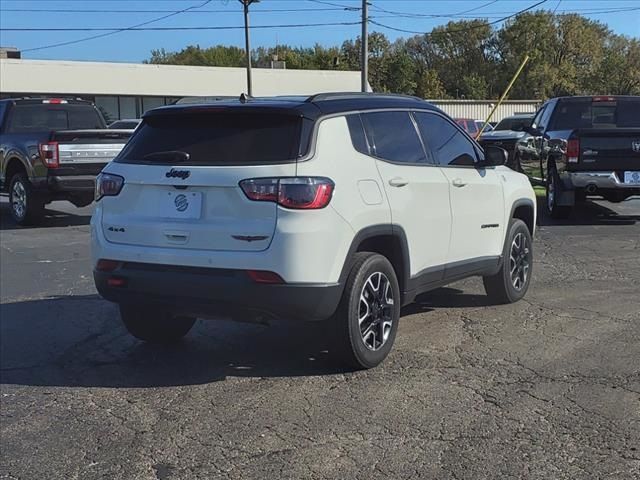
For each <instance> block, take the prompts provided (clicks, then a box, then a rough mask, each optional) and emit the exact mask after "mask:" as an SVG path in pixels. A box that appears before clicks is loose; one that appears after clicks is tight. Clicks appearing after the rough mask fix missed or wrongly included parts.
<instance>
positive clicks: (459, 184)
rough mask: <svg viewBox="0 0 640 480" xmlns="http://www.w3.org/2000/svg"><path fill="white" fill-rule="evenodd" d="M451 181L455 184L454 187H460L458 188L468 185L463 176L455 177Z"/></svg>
mask: <svg viewBox="0 0 640 480" xmlns="http://www.w3.org/2000/svg"><path fill="white" fill-rule="evenodd" d="M451 183H452V184H453V186H454V187H458V188H460V187H464V186H466V185H467V184H466V183H465V182H463V181H462V179H461V178H454V179H453V180H452V181H451Z"/></svg>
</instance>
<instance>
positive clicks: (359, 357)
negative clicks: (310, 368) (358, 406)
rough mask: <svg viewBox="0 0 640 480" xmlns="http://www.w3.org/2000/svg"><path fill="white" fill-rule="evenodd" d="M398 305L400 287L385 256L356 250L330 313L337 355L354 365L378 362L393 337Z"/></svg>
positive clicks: (367, 365)
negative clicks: (338, 300)
mask: <svg viewBox="0 0 640 480" xmlns="http://www.w3.org/2000/svg"><path fill="white" fill-rule="evenodd" d="M400 308H401V305H400V287H399V285H398V279H397V277H396V272H395V270H394V269H393V266H392V265H391V263H390V262H389V260H387V259H386V258H385V257H383V256H382V255H379V254H376V253H371V252H359V253H357V254H356V255H355V256H354V258H353V261H352V266H351V270H350V272H349V276H348V278H347V283H346V285H345V289H344V292H343V294H342V299H341V301H340V305H339V306H338V309H337V311H336V313H335V315H334V317H333V321H334V328H333V331H334V341H333V347H334V349H335V351H336V353H337V355H338V358H339V359H340V360H341V361H342V362H344V363H345V364H346V365H348V366H350V367H353V368H356V369H366V368H373V367H375V366H377V365H379V364H380V363H381V362H382V361H383V360H384V359H385V358H386V357H387V355H388V354H389V352H390V351H391V348H392V346H393V342H394V341H395V337H396V332H397V330H398V321H399V319H400ZM365 311H366V316H365ZM360 318H363V320H362V321H360Z"/></svg>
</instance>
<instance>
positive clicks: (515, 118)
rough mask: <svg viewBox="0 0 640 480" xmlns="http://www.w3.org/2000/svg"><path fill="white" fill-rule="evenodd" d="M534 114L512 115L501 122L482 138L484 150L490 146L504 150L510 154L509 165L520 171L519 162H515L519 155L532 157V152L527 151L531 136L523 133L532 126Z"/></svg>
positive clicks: (480, 140) (481, 143)
mask: <svg viewBox="0 0 640 480" xmlns="http://www.w3.org/2000/svg"><path fill="white" fill-rule="evenodd" d="M532 120H533V114H530V115H512V116H510V117H505V118H503V119H502V120H500V121H499V122H498V123H497V124H496V126H495V128H494V129H493V130H491V131H488V132H487V131H485V132H483V133H482V135H481V136H480V139H479V142H480V145H482V147H483V148H485V147H488V146H494V147H500V148H504V149H505V150H506V151H507V152H508V153H509V161H508V162H507V165H508V166H509V167H511V168H513V169H514V170H517V171H520V172H522V170H519V169H518V166H517V165H519V164H518V162H517V161H516V160H515V157H516V155H517V154H520V155H527V156H531V155H532V152H530V151H529V150H527V145H528V144H527V141H528V140H529V141H530V139H531V135H529V134H528V133H526V132H525V131H523V130H524V129H525V128H526V127H528V126H529V125H531V121H532Z"/></svg>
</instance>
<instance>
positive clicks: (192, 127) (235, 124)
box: [116, 112, 302, 165]
mask: <svg viewBox="0 0 640 480" xmlns="http://www.w3.org/2000/svg"><path fill="white" fill-rule="evenodd" d="M301 127H302V117H300V116H295V115H291V114H281V113H273V112H268V113H255V112H195V113H180V114H165V115H162V114H156V115H152V116H149V117H147V118H145V119H144V121H143V122H142V125H141V126H140V127H139V128H138V129H137V130H136V132H135V133H134V135H133V137H132V138H131V140H130V141H129V143H128V144H127V146H126V147H125V148H124V149H123V151H122V152H121V154H120V155H119V156H118V158H117V160H116V161H118V162H124V163H151V164H154V163H167V162H174V161H175V159H176V158H181V159H182V161H183V162H184V163H185V164H189V165H247V164H262V163H276V162H286V161H292V160H295V159H297V158H298V156H299V153H300V151H299V150H300V137H301ZM163 152H178V153H179V154H180V155H181V156H178V157H175V156H174V157H172V156H171V155H170V154H169V155H166V156H163ZM154 154H155V155H154ZM185 154H186V155H185Z"/></svg>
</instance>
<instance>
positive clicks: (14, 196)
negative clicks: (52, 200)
mask: <svg viewBox="0 0 640 480" xmlns="http://www.w3.org/2000/svg"><path fill="white" fill-rule="evenodd" d="M9 204H10V207H11V217H13V220H14V221H15V222H16V223H17V224H18V225H32V224H34V223H37V222H38V221H39V220H40V219H41V218H42V216H43V215H44V202H42V200H41V199H39V198H38V197H37V196H36V195H35V193H34V192H33V189H32V187H31V182H29V179H28V178H27V176H26V175H25V174H24V173H17V174H15V175H14V176H13V177H12V178H11V183H10V184H9Z"/></svg>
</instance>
